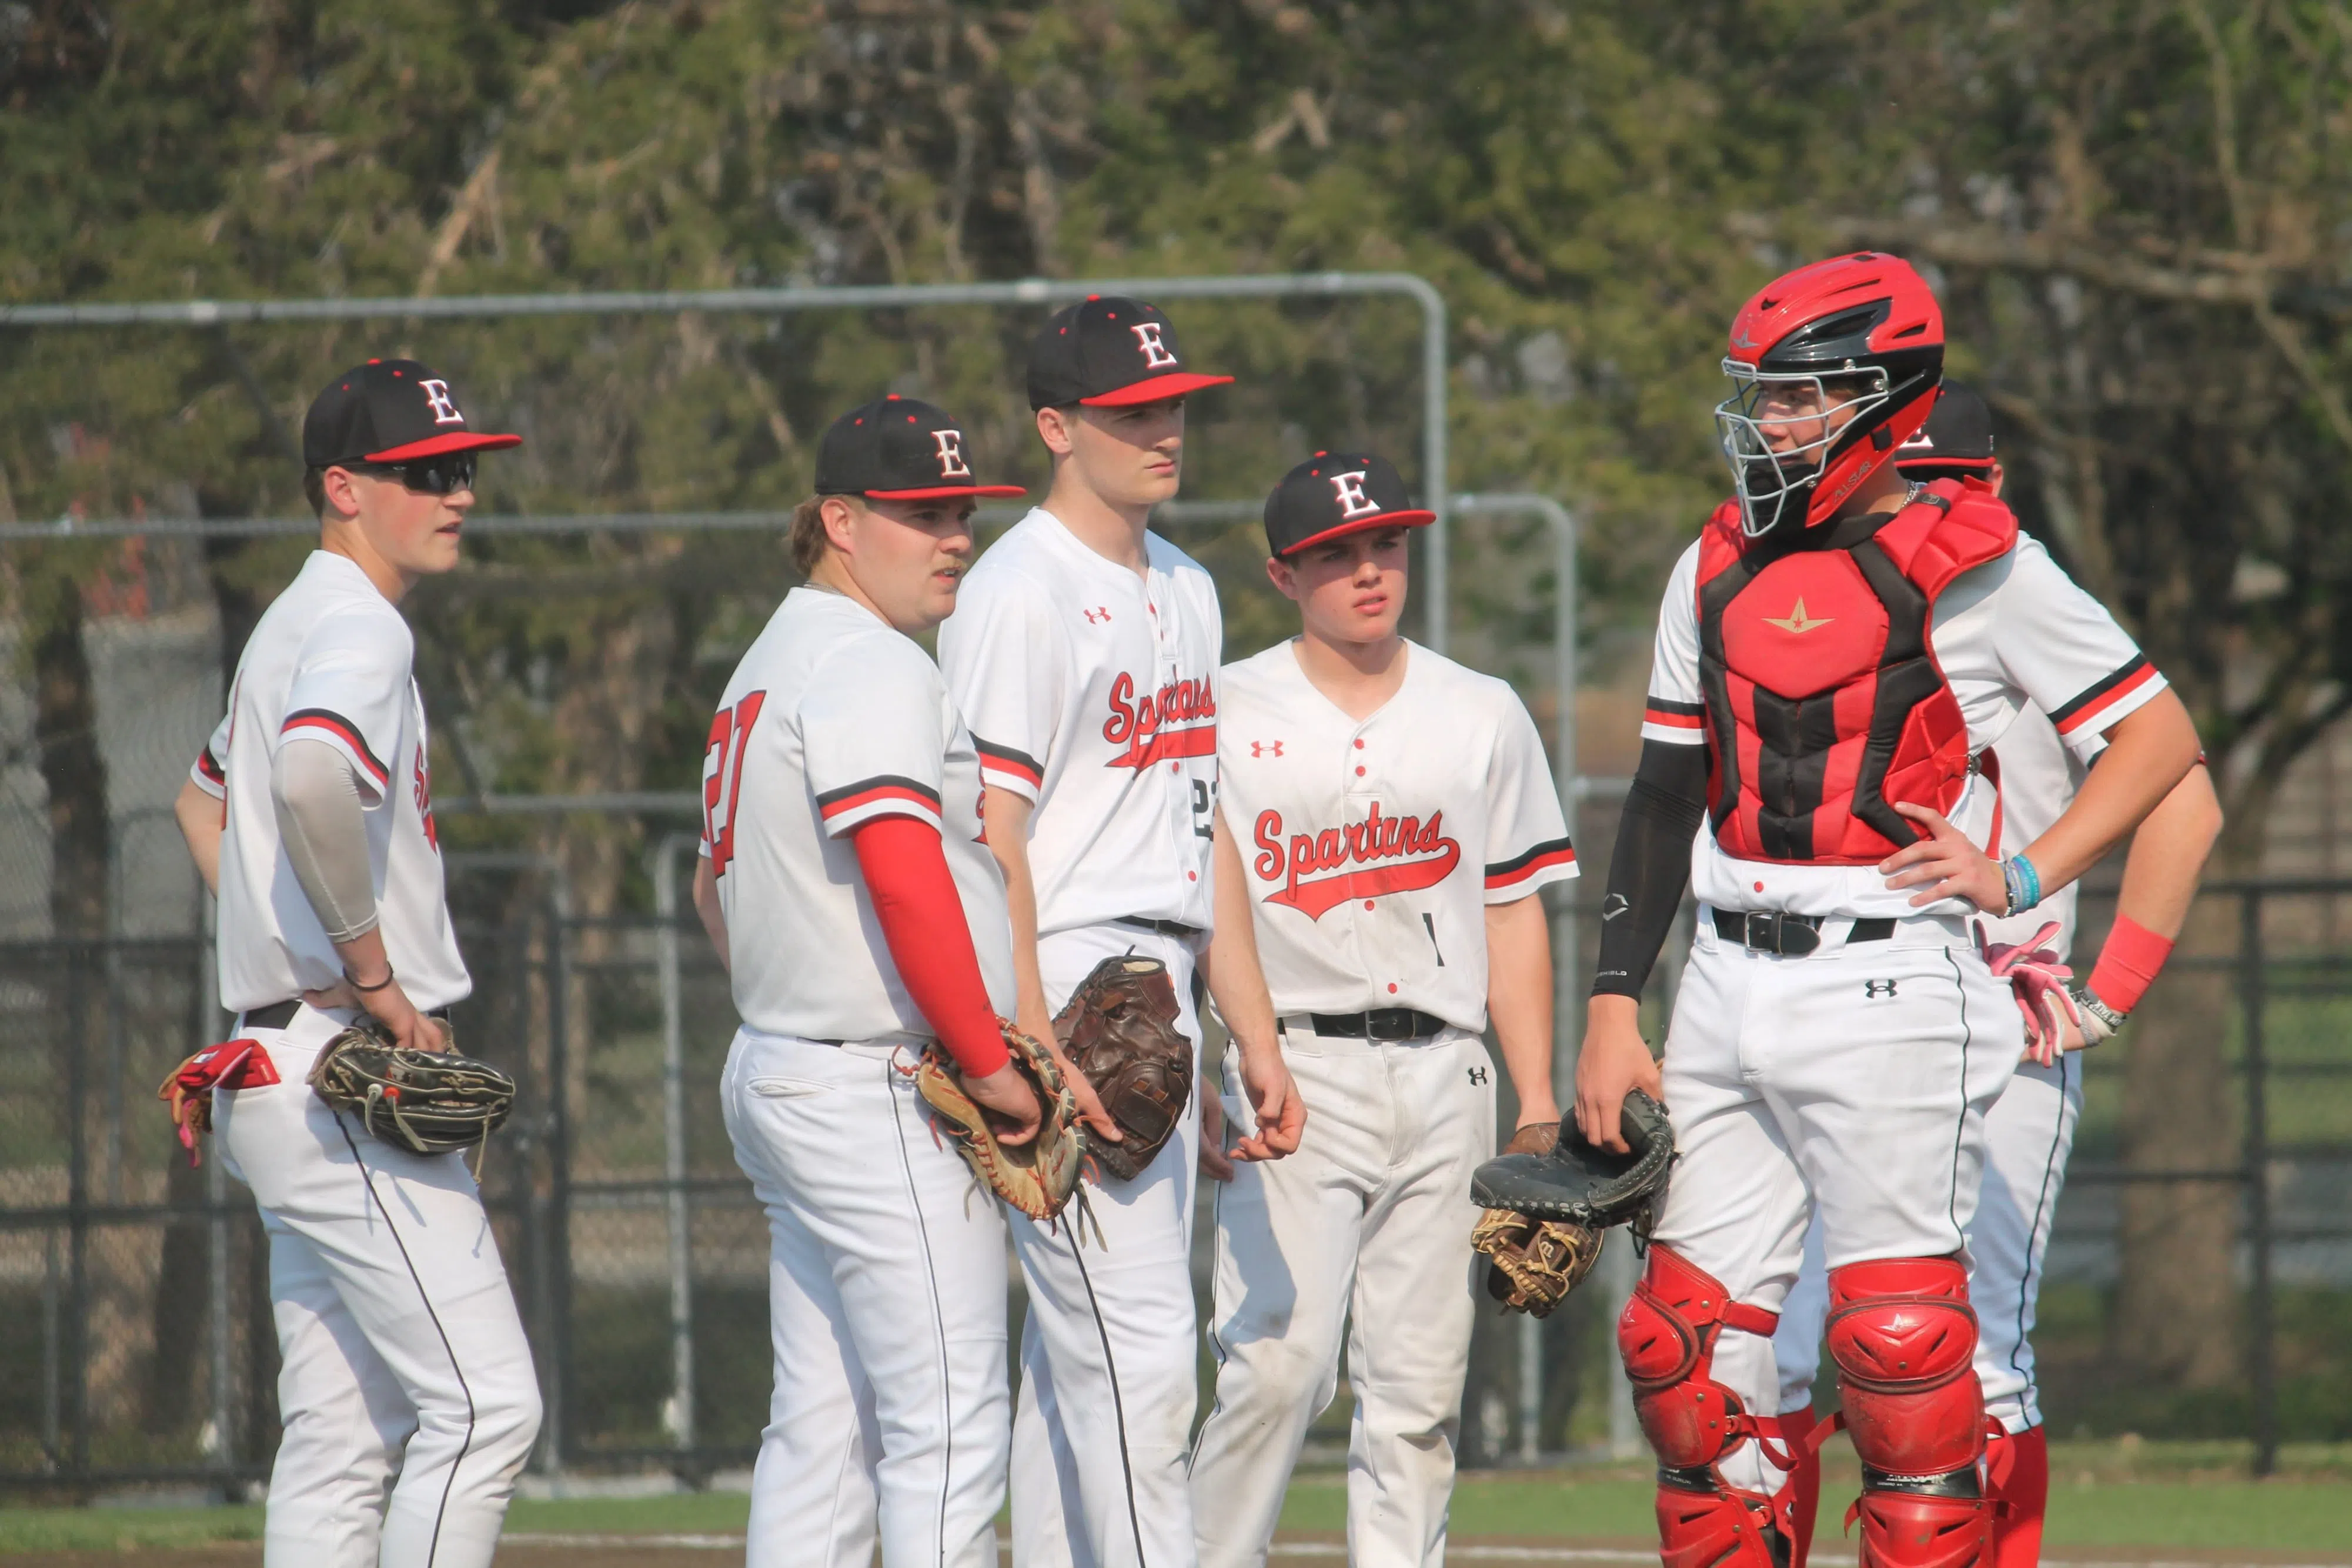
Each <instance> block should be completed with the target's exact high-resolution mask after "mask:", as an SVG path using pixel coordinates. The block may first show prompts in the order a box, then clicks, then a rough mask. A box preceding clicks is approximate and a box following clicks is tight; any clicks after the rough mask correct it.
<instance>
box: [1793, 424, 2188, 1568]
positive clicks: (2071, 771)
mask: <svg viewBox="0 0 2352 1568" xmlns="http://www.w3.org/2000/svg"><path fill="white" fill-rule="evenodd" d="M1895 466H1896V467H1897V468H1898V469H1899V470H1900V471H1901V472H1902V473H1903V475H1904V476H1905V477H1906V478H1910V479H1916V480H1920V481H1922V482H1927V483H1933V482H1934V481H1936V480H1937V479H1960V478H1980V479H1983V480H1984V481H1985V482H1986V483H1987V484H1989V485H1990V486H1991V487H1992V489H1993V491H1994V493H1995V494H1999V493H2000V486H2001V469H2000V462H1999V461H1998V460H1997V458H1996V457H1995V456H1994V453H1993V440H1992V415H1991V412H1990V410H1989V409H1987V408H1986V407H1985V403H1984V400H1983V399H1982V398H1980V397H1979V396H1977V394H1976V393H1974V392H1970V391H1969V390H1968V389H1967V388H1965V387H1961V386H1958V385H1956V384H1954V383H1953V382H1945V383H1944V387H1943V392H1942V394H1941V395H1940V396H1939V397H1938V398H1937V402H1936V406H1935V410H1934V412H1932V413H1929V414H1928V416H1927V424H1926V426H1925V427H1924V428H1923V429H1922V430H1921V431H1920V433H1919V434H1918V435H1917V436H1916V437H1915V438H1914V439H1913V440H1912V441H1910V442H1908V443H1906V444H1904V445H1903V446H1902V447H1900V448H1898V449H1897V450H1896V452H1895ZM1993 754H1994V756H1995V757H1996V758H1998V759H1999V763H2000V799H2001V803H2002V806H2003V815H2002V828H2001V836H2002V839H2003V840H2004V841H2013V842H2016V843H2026V842H2030V841H2032V840H2034V839H2037V838H2039V837H2041V836H2042V834H2043V833H2045V832H2047V831H2049V830H2050V828H2051V827H2052V826H2053V824H2054V823H2055V822H2056V821H2057V820H2058V817H2059V815H2060V814H2061V813H2062V812H2063V811H2064V810H2065V809H2066V805H2067V803H2068V802H2069V801H2070V800H2073V799H2074V793H2075V791H2076V790H2077V789H2080V788H2081V786H2082V782H2083V779H2084V763H2083V762H2082V761H2080V760H2078V759H2077V758H2075V756H2074V754H2073V753H2072V752H2070V751H2069V750H2068V749H2067V747H2066V746H2065V743H2064V742H2063V740H2062V739H2061V738H2060V737H2059V734H2058V731H2057V728H2056V727H2055V726H2053V724H2052V723H2051V722H2050V719H2049V716H2047V715H2045V714H2044V713H2042V710H2041V709H2040V708H2038V707H2034V706H2031V705H2029V706H2027V707H2026V708H2025V709H2024V710H2023V711H2021V713H2020V714H2019V715H2018V716H2017V720H2016V722H2015V723H2013V724H2011V726H2010V727H2009V729H2008V730H2007V731H2006V732H2005V733H2004V734H2003V735H2002V736H2001V737H2000V740H1999V741H1998V742H1996V743H1995V745H1994V747H1993ZM2220 831H2221V803H2220V801H2219V800H2216V799H2215V797H2214V793H2213V781H2212V779H2211V776H2210V774H2209V773H2208V771H2207V770H2206V768H2205V767H2204V765H2203V764H2202V762H2201V761H2200V763H2199V764H2198V765H2197V766H2195V767H2192V768H2189V772H2188V774H2187V775H2186V776H2185V777H2183V778H2182V779H2181V780H2180V782H2179V783H2178V784H2176V785H2174V786H2173V788H2172V793H2170V794H2169V795H2167V796H2166V797H2165V798H2164V799H2163V800H2162V801H2160V802H2158V805H2157V807H2156V809H2155V810H2153V811H2150V812H2149V813H2148V814H2147V818H2146V819H2145V820H2144V821H2141V823H2140V825H2139V827H2138V829H2137V831H2136V832H2135V833H2134V834H2133V836H2132V843H2131V852H2130V854H2129V856H2128V858H2127V861H2126V867H2125V871H2124V887H2123V896H2122V899H2121V903H2120V905H2119V908H2118V912H2117V915H2116V922H2115V925H2114V927H2113V929H2112V930H2111V931H2110V933H2109V935H2108V938H2107V943H2106V946H2105V947H2104V948H2103V949H2102V950H2101V952H2100V955H2099V963H2098V967H2096V968H2095V970H2093V972H2092V976H2091V979H2090V982H2089V984H2088V986H2087V987H2086V988H2080V989H2078V991H2077V994H2076V998H2075V1000H2076V1003H2077V1016H2078V1017H2079V1019H2080V1022H2079V1024H2067V1025H2066V1026H2065V1029H2064V1032H2065V1040H2064V1044H2065V1046H2066V1048H2067V1052H2068V1053H2067V1054H2059V1053H2057V1052H2056V1051H2053V1050H2052V1049H2051V1048H2050V1047H2049V1046H2047V1045H2042V1042H2040V1041H2038V1040H2035V1039H2034V1037H2035V1036H2036V1035H2037V1034H2042V1033H2046V1032H2047V1030H2046V1024H2047V1022H2048V1021H2049V1020H2047V1019H2045V1018H2044V1017H2043V1015H2042V1009H2040V1008H2038V1007H2036V1006H2034V1005H2033V1004H2034V1002H2035V1000H2036V998H2032V997H2030V996H2021V997H2020V1002H2021V1005H2022V1006H2024V1007H2025V1008H2026V1009H2027V1024H2026V1031H2027V1035H2028V1041H2029V1047H2030V1049H2029V1051H2028V1053H2027V1057H2026V1060H2025V1061H2021V1062H2020V1063H2019V1064H2018V1068H2017V1074H2016V1076H2015V1077H2013V1078H2012V1079H2011V1080H2010V1083H2009V1087H2008V1088H2007V1089H2005V1090H2003V1091H2002V1092H2001V1095H2000V1099H1999V1100H1997V1101H1995V1102H1994V1103H1993V1106H1992V1109H1991V1110H1990V1111H1989V1112H1987V1113H1986V1114H1985V1132H1984V1136H1985V1155H1984V1158H1985V1171H1984V1186H1983V1192H1982V1196H1981V1197H1979V1200H1978V1203H1977V1211H1976V1218H1975V1219H1974V1220H1973V1221H1972V1222H1970V1224H1969V1301H1970V1302H1971V1304H1972V1306H1973V1307H1974V1309H1975V1312H1976V1317H1977V1333H1978V1339H1977V1350H1976V1375H1977V1380H1978V1382H1979V1384H1980V1385H1982V1386H1983V1389H1984V1397H1985V1408H1986V1410H1987V1412H1988V1413H1989V1414H1990V1416H1992V1418H1993V1419H1994V1420H1995V1421H1997V1422H1998V1423H2000V1432H1999V1433H1998V1434H1992V1435H1990V1436H1989V1442H1988V1448H1987V1452H1986V1461H1985V1475H1986V1486H1987V1496H1988V1497H1990V1499H1991V1500H1992V1501H1993V1502H1994V1503H1995V1505H1996V1506H1995V1508H1994V1511H1993V1522H1992V1560H1993V1562H1994V1563H1995V1564H1996V1565H1997V1568H2033V1564H2034V1563H2036V1562H2037V1561H2038V1560H2039V1558H2040V1556H2041V1546H2042V1515H2043V1512H2044V1510H2045V1508H2046V1505H2047V1503H2048V1499H2049V1486H2050V1458H2049V1449H2048V1447H2047V1444H2046V1441H2045V1438H2044V1434H2043V1432H2042V1410H2041V1406H2040V1404H2039V1402H2038V1401H2037V1399H2036V1389H2035V1386H2034V1380H2033V1346H2032V1343H2031V1341H2030V1340H2029V1338H2028V1335H2029V1334H2030V1333H2032V1328H2033V1317H2034V1302H2035V1298H2036V1297H2037V1296H2038V1295H2039V1294H2040V1292H2041V1287H2042V1258H2043V1256H2044V1254H2045V1252H2046V1251H2047V1249H2048V1248H2049V1244H2050V1230H2051V1222H2052V1219H2053V1215H2054V1213H2055V1210H2056V1208H2057V1205H2058V1195H2059V1190H2060V1188H2061V1187H2062V1186H2063V1183H2064V1181H2065V1173H2066V1155H2067V1153H2068V1151H2069V1150H2070V1149H2072V1148H2073V1146H2074V1125H2075V1122H2076V1120H2077V1119H2078V1118H2079V1117H2080V1116H2081V1114H2082V1109H2083V1071H2082V1064H2081V1062H2080V1061H2079V1060H2078V1059H2077V1058H2076V1057H2074V1055H2072V1054H2071V1052H2072V1051H2074V1050H2075V1049H2078V1048H2080V1047H2081V1046H2082V1045H2083V1044H2084V1043H2085V1042H2086V1041H2088V1042H2091V1043H2095V1042H2096V1041H2097V1040H2104V1039H2105V1038H2106V1037H2107V1036H2108V1035H2110V1034H2112V1033H2113V1032H2114V1031H2115V1030H2116V1028H2118V1027H2119V1026H2120V1025H2121V1023H2122V1021H2123V1019H2124V1017H2125V1016H2126V1015H2127V1014H2128V1013H2130V1011H2131V1010H2132V1009H2133V1008H2134V1007H2136V1006H2137V1004H2138V1001H2139V998H2140V996H2141V994H2142V993H2143V992H2145V991H2146V990H2147V986H2148V984H2149V982H2150V981H2152V980H2153V979H2154V978H2155V977H2156V974H2157V972H2158V970H2159V969H2161V968H2162V967H2163V964H2164V961H2165V959H2166V957H2167V956H2169V954H2170V953H2171V950H2172V941H2173V938H2174V937H2176V936H2179V931H2180V925H2181V923H2182V921H2183V920H2185V919H2186V918H2187V917H2188V913H2189V901H2190V900H2191V899H2192V898H2193V897H2194V896H2195V894H2196V891H2197V877H2198V873H2199V872H2200V869H2201V868H2202V867H2203V865H2204V862H2205V856H2206V853H2207V852H2208V851H2210V849H2211V848H2212V844H2213V841H2214V839H2215V837H2216V836H2217V835H2218V834H2219V833H2220ZM1989 847H1993V848H1996V849H1997V846H1989ZM2078 891H2079V884H2075V883H2070V884H2069V885H2067V886H2066V887H2064V888H2063V889H2061V890H2060V891H2059V892H2058V893H2057V894H2054V895H2053V896H2052V897H2050V898H2048V899H2045V900H2044V901H2043V902H2042V906H2041V907H2040V908H2038V909H2035V910H2033V911H2031V912H2030V913H2028V914H2025V915H2018V916H2015V917H2013V918H2011V919H2008V920H1988V921H1987V922H1986V923H1985V925H1986V926H1987V931H1988V936H1989V938H1990V941H1991V942H1993V943H1996V944H2007V945H2010V946H2022V947H2023V948H2024V949H2025V950H2027V951H2035V950H2040V949H2047V950H2048V953H2049V958H2048V960H2047V961H2046V963H2045V964H2044V965H2043V966H2042V967H2044V968H2047V967H2049V966H2050V965H2063V964H2064V963H2065V962H2066V961H2067V953H2068V949H2069V948H2070V946H2072V944H2073V940H2074V915H2075V902H2076V895H2077V893H2078ZM2052 925H2055V927H2056V930H2055V932H2054V933H2052V934H2049V935H2043V933H2045V932H2046V931H2047V929H2048V928H2049V927H2050V926H2052ZM2037 938H2038V939H2037ZM2047 994H2050V995H2052V997H2053V1000H2054V993H2047ZM2062 1021H2063V1020H2062ZM2036 1046H2040V1049H2039V1050H2036V1049H2032V1047H2036ZM2044 1057H2047V1058H2048V1060H2046V1061H2045V1060H2042V1058H2044ZM1821 1252H1822V1238H1821V1223H1820V1219H1819V1218H1818V1217H1816V1218H1815V1220H1814V1223H1813V1225H1812V1227H1811V1228H1810V1229H1809V1230H1808V1231H1807V1232H1806V1236H1805V1263H1804V1268H1803V1271H1802V1272H1801V1273H1800V1274H1799V1275H1798V1278H1797V1283H1796V1286H1795V1288H1794V1289H1792V1290H1791V1291H1790V1293H1789V1298H1788V1300H1787V1301H1785V1302H1784V1303H1783V1304H1782V1305H1781V1308H1780V1331H1779V1332H1778V1333H1775V1334H1774V1335H1773V1338H1772V1348H1773V1354H1774V1356H1775V1358H1776V1359H1777V1360H1778V1362H1779V1364H1780V1412H1781V1414H1780V1427H1781V1431H1780V1436H1781V1438H1782V1440H1783V1442H1785V1443H1787V1444H1789V1445H1790V1451H1791V1452H1793V1453H1795V1454H1796V1455H1797V1456H1798V1460H1799V1462H1798V1468H1797V1469H1796V1470H1795V1471H1794V1472H1793V1474H1792V1475H1791V1478H1790V1486H1791V1487H1792V1488H1793V1489H1794V1490H1795V1492H1796V1499H1795V1510H1794V1511H1795V1521H1794V1522H1795V1527H1796V1542H1795V1547H1796V1552H1795V1559H1796V1568H1802V1565H1803V1562H1804V1559H1805V1556H1806V1553H1807V1551H1808V1549H1809V1547H1810V1545H1811V1534H1812V1525H1813V1515H1814V1511H1815V1507H1814V1505H1815V1501H1816V1500H1817V1499H1818V1497H1819V1493H1820V1485H1821V1460H1820V1455H1819V1450H1818V1448H1815V1447H1814V1446H1813V1445H1811V1444H1808V1443H1804V1442H1803V1439H1804V1438H1805V1437H1807V1436H1808V1435H1809V1434H1810V1433H1811V1431H1812V1429H1813V1425H1814V1423H1813V1414H1812V1385H1813V1377H1814V1375H1815V1373H1816V1371H1817V1370H1818V1368H1819V1364H1820V1360H1821V1343H1822V1323H1823V1321H1824V1320H1825V1319H1826V1318H1827V1316H1828V1313H1829V1282H1828V1279H1827V1275H1826V1271H1825V1270H1823V1268H1822V1262H1821Z"/></svg>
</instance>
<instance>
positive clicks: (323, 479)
mask: <svg viewBox="0 0 2352 1568" xmlns="http://www.w3.org/2000/svg"><path fill="white" fill-rule="evenodd" d="M319 494H320V497H322V498H323V499H324V501H325V503H326V504H325V506H324V507H323V508H322V509H321V510H320V514H319V518H320V521H321V522H328V521H332V520H335V519H339V518H340V519H341V520H343V521H349V520H351V519H352V518H353V517H358V516H359V515H360V486H359V480H358V478H357V477H356V476H353V475H352V471H351V470H350V469H348V468H345V467H343V466H341V465H330V466H329V467H328V469H327V470H326V472H325V473H323V474H321V475H320V476H319Z"/></svg>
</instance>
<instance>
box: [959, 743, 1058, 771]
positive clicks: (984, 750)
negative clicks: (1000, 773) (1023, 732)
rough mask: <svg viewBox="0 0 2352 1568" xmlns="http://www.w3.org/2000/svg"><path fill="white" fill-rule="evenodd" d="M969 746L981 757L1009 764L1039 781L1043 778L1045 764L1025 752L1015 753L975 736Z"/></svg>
mask: <svg viewBox="0 0 2352 1568" xmlns="http://www.w3.org/2000/svg"><path fill="white" fill-rule="evenodd" d="M971 746H972V749H973V750H974V751H977V752H979V753H980V754H981V755H982V757H993V758H996V759H997V760H998V761H999V762H1010V763H1012V764H1013V766H1014V767H1015V768H1020V769H1022V770H1023V771H1024V772H1026V773H1030V774H1033V775H1034V776H1035V777H1036V778H1038V779H1044V778H1045V764H1043V763H1041V762H1039V761H1038V760H1037V759H1036V758H1034V757H1032V756H1030V755H1029V754H1028V753H1027V752H1025V751H1015V750H1014V749H1013V747H1009V746H999V745H997V744H996V742H994V741H992V740H982V739H981V738H980V737H978V736H976V735H975V736H973V737H971Z"/></svg>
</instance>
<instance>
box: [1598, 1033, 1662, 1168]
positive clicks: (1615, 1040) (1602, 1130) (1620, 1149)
mask: <svg viewBox="0 0 2352 1568" xmlns="http://www.w3.org/2000/svg"><path fill="white" fill-rule="evenodd" d="M1641 1016H1642V1015H1641V1004H1640V1003H1639V1002H1637V1001H1635V1000H1634V999H1633V998H1631V997H1620V996H1598V997H1595V998H1592V1002H1591V1009H1590V1010H1589V1011H1588V1013H1587V1015H1586V1020H1585V1025H1584V1049H1583V1050H1582V1051H1580V1052H1579V1053H1578V1055H1577V1059H1576V1124H1577V1126H1578V1127H1579V1128H1580V1129H1582V1131H1583V1133H1584V1135H1585V1137H1586V1138H1587V1139H1588V1140H1589V1141H1591V1142H1592V1143H1594V1144H1597V1145H1600V1146H1601V1147H1602V1148H1604V1149H1607V1150H1608V1151H1610V1152H1611V1153H1612V1154H1619V1155H1622V1154H1630V1153H1632V1150H1631V1148H1630V1147H1629V1146H1628V1145H1626V1142H1625V1134H1624V1130H1623V1128H1622V1125H1621V1124H1620V1119H1621V1117H1622V1114H1623V1112H1624V1108H1625V1096H1626V1094H1627V1093H1628V1092H1631V1091H1633V1090H1635V1089H1639V1090H1642V1091H1643V1092H1645V1093H1647V1094H1648V1095H1649V1096H1650V1097H1651V1098H1652V1099H1654V1100H1656V1101H1658V1102H1659V1103H1664V1101H1665V1097H1666V1096H1665V1089H1664V1083H1663V1082H1662V1080H1661V1077H1660V1074H1659V1071H1658V1063H1657V1060H1656V1059H1655V1058H1654V1057H1653V1056H1651V1054H1650V1048H1649V1046H1648V1045H1647V1044H1645V1043H1644V1042H1643V1039H1642V1027H1641Z"/></svg>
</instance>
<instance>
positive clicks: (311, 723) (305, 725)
mask: <svg viewBox="0 0 2352 1568" xmlns="http://www.w3.org/2000/svg"><path fill="white" fill-rule="evenodd" d="M298 729H322V730H325V731H326V732H327V733H328V734H329V735H331V736H333V737H335V738H336V739H338V740H340V741H341V742H342V743H343V744H344V745H345V746H348V747H351V748H352V756H354V757H356V758H359V759H360V766H361V767H362V768H366V769H367V770H368V771H369V772H370V773H373V775H375V781H376V784H377V786H378V787H379V788H381V787H382V786H383V785H386V784H389V783H391V782H392V769H391V768H386V767H385V766H384V765H383V763H382V762H380V761H378V760H377V759H376V755H375V753H374V752H373V751H370V750H369V749H368V743H367V740H366V738H365V737H363V736H362V735H361V734H360V727H359V726H358V725H355V724H353V723H352V721H351V720H350V719H347V718H345V717H344V716H342V715H341V714H339V713H330V712H329V711H328V710H326V709H325V708H322V707H306V708H299V709H297V710H296V711H295V712H293V713H289V714H288V715H287V716H286V722H285V723H284V724H282V725H280V726H279V727H278V734H279V735H281V736H288V735H291V734H293V733H294V732H295V731H296V730H298Z"/></svg>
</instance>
